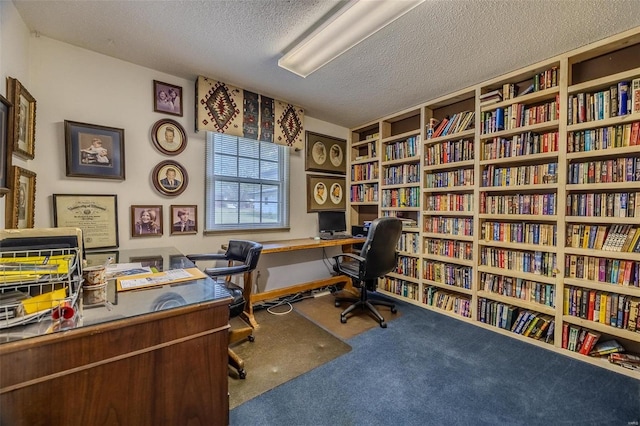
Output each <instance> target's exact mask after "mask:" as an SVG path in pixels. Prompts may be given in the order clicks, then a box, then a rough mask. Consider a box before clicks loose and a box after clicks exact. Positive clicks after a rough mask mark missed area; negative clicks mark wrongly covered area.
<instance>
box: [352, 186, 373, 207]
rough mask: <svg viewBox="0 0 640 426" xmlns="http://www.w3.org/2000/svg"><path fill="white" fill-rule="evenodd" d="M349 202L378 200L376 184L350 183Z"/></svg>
mask: <svg viewBox="0 0 640 426" xmlns="http://www.w3.org/2000/svg"><path fill="white" fill-rule="evenodd" d="M351 202H352V203H364V202H376V203H377V202H378V184H359V185H351Z"/></svg>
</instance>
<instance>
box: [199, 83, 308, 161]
mask: <svg viewBox="0 0 640 426" xmlns="http://www.w3.org/2000/svg"><path fill="white" fill-rule="evenodd" d="M196 130H197V131H200V130H207V131H210V132H219V133H226V134H229V135H233V136H242V137H245V138H248V139H255V140H260V141H264V142H272V143H277V144H280V145H286V146H290V147H293V148H295V149H296V150H300V149H302V148H303V147H304V138H303V136H304V110H303V109H302V108H300V107H296V106H294V105H291V104H288V103H286V102H282V101H279V100H277V99H271V98H268V97H266V96H262V95H259V94H257V93H253V92H249V91H248V90H243V89H240V88H238V87H234V86H231V85H229V84H226V83H223V82H221V81H217V80H213V79H210V78H207V77H203V76H199V77H198V80H197V82H196Z"/></svg>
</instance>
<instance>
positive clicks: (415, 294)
mask: <svg viewBox="0 0 640 426" xmlns="http://www.w3.org/2000/svg"><path fill="white" fill-rule="evenodd" d="M382 288H383V289H384V290H385V291H388V292H389V293H393V294H397V295H399V296H403V297H406V298H409V299H411V300H420V292H419V286H418V284H416V283H413V282H410V281H406V280H399V279H397V278H390V277H384V279H383V280H382Z"/></svg>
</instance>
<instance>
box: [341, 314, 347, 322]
mask: <svg viewBox="0 0 640 426" xmlns="http://www.w3.org/2000/svg"><path fill="white" fill-rule="evenodd" d="M340 322H341V323H343V324H346V323H347V319H346V318H345V317H343V316H340Z"/></svg>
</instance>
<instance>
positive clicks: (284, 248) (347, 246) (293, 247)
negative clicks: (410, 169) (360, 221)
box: [223, 238, 365, 327]
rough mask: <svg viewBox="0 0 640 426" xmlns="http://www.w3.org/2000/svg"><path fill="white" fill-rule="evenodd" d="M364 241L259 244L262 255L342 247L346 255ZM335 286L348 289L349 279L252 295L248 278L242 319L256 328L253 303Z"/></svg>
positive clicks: (302, 240) (331, 279) (339, 277)
mask: <svg viewBox="0 0 640 426" xmlns="http://www.w3.org/2000/svg"><path fill="white" fill-rule="evenodd" d="M364 241H365V238H345V239H340V240H315V239H313V238H297V239H291V240H280V241H265V242H261V243H260V244H262V254H263V255H265V254H267V255H268V254H271V253H284V252H290V251H297V250H310V249H318V248H325V247H337V246H342V252H343V253H348V252H351V251H352V250H353V245H354V244H362V243H363V242H364ZM223 247H224V246H223ZM336 284H344V285H345V287H347V288H349V287H350V286H351V279H350V278H349V277H346V276H344V275H337V276H331V277H327V278H322V279H319V280H315V281H309V282H306V283H301V284H297V285H293V286H288V287H284V288H279V289H276V290H271V291H266V292H262V293H253V279H252V278H251V277H249V279H248V282H245V283H244V297H245V300H248V301H249V303H247V304H246V305H245V308H244V313H243V317H244V319H245V320H246V321H248V322H249V324H251V326H253V327H257V326H258V323H257V322H256V320H255V317H254V315H253V304H254V303H257V302H261V301H263V300H270V299H276V298H278V297H281V296H286V295H288V294H293V293H298V292H303V291H308V290H313V289H316V288H321V287H326V286H329V285H336Z"/></svg>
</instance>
